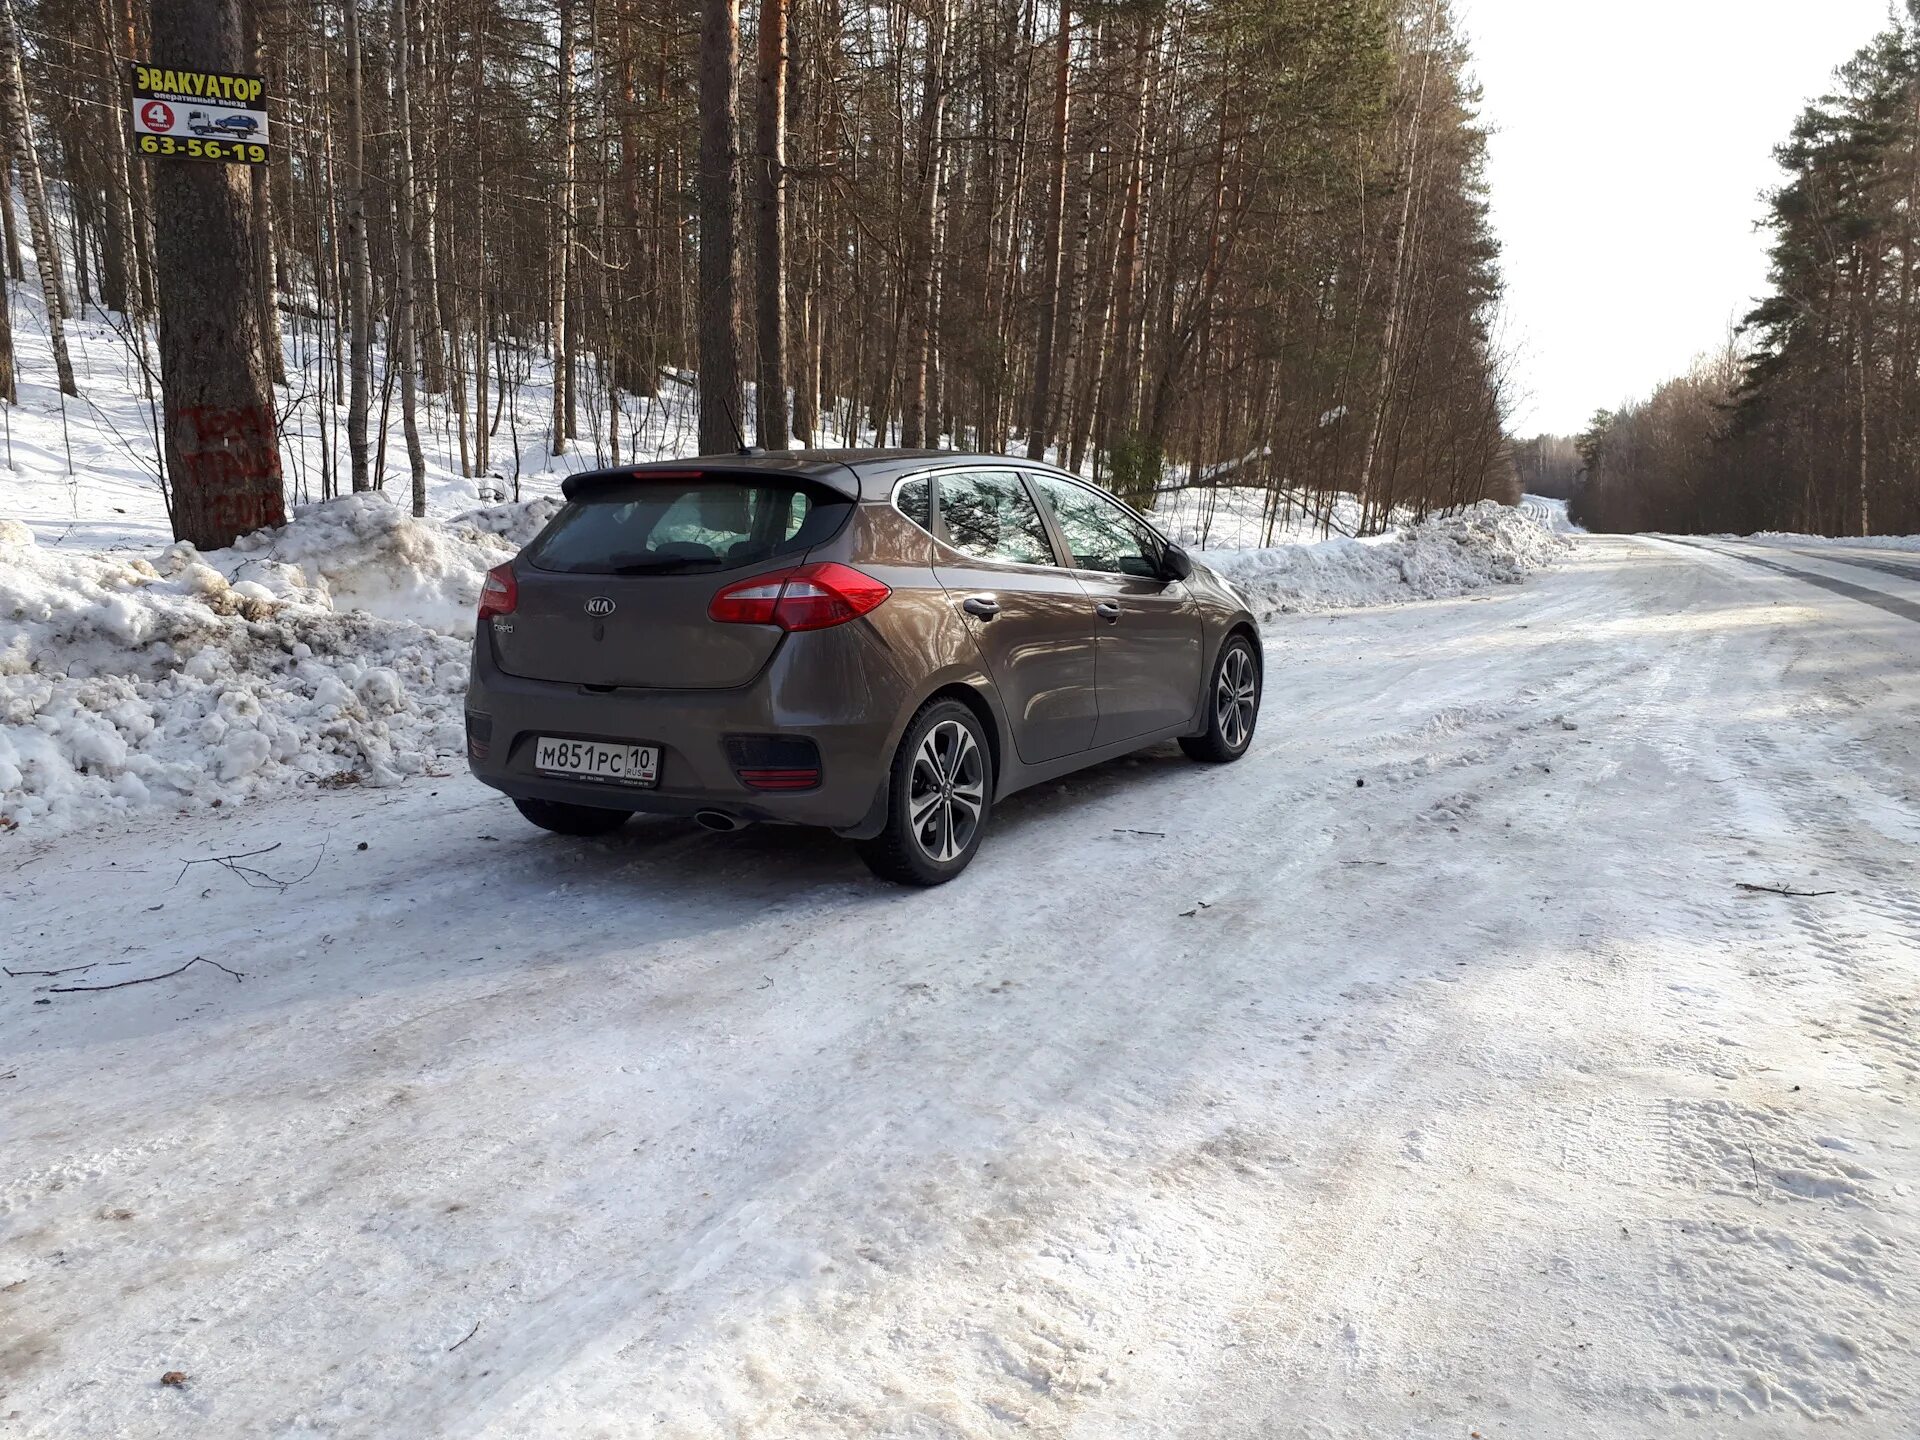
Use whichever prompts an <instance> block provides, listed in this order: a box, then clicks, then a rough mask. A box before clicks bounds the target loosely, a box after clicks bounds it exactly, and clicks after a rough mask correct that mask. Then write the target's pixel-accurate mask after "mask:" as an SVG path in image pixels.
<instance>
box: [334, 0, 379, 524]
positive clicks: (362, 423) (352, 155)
mask: <svg viewBox="0 0 1920 1440" xmlns="http://www.w3.org/2000/svg"><path fill="white" fill-rule="evenodd" d="M341 9H342V13H343V16H344V19H345V23H346V31H347V372H348V377H349V378H348V382H347V383H348V400H347V452H348V454H349V456H350V457H351V459H352V466H353V488H354V490H355V491H356V492H358V491H361V490H369V489H371V488H372V486H373V482H372V479H371V478H370V477H369V475H368V474H367V461H368V458H369V456H368V448H367V408H368V401H369V392H370V391H371V390H372V388H373V353H372V352H373V343H372V342H373V263H372V261H371V259H370V258H369V256H368V253H367V146H366V88H365V84H364V75H363V72H362V68H361V64H360V9H359V6H358V5H357V4H355V3H354V0H347V3H346V4H344V5H343V6H342V7H341Z"/></svg>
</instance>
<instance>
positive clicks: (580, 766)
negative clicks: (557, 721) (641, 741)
mask: <svg viewBox="0 0 1920 1440" xmlns="http://www.w3.org/2000/svg"><path fill="white" fill-rule="evenodd" d="M533 768H534V769H536V770H538V771H540V772H541V773H542V774H543V775H567V776H571V777H572V778H574V779H576V780H607V781H611V782H612V783H613V784H615V785H648V786H651V785H657V784H659V783H660V747H659V746H657V745H608V744H604V743H603V742H601V741H599V740H561V739H557V738H556V737H554V736H551V735H542V736H541V737H540V738H539V739H538V740H536V741H535V742H534V749H533Z"/></svg>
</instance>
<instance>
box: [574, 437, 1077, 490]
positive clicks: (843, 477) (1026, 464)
mask: <svg viewBox="0 0 1920 1440" xmlns="http://www.w3.org/2000/svg"><path fill="white" fill-rule="evenodd" d="M958 465H991V466H994V467H996V468H1002V467H1007V466H1014V467H1018V468H1020V469H1029V470H1046V471H1048V472H1049V473H1054V474H1062V473H1064V472H1061V471H1055V470H1054V468H1053V467H1052V466H1051V465H1041V464H1038V463H1037V462H1035V461H1031V460H1022V459H1021V458H1020V457H1018V456H1015V455H981V454H972V453H969V452H966V451H960V450H907V449H884V450H883V449H872V450H848V449H840V450H759V449H752V448H749V449H746V450H736V451H732V452H729V453H724V454H719V455H695V456H691V457H689V458H687V459H684V460H656V461H652V462H650V463H648V464H645V465H622V466H618V467H610V468H608V469H604V470H583V471H581V472H579V473H578V474H576V475H569V476H568V477H567V478H566V479H565V480H563V481H562V482H561V485H560V490H561V493H562V494H564V495H565V496H566V497H567V498H568V499H569V500H575V499H578V498H579V497H580V496H581V494H583V493H584V492H586V491H587V490H590V489H592V488H595V487H597V486H600V485H606V484H617V483H618V482H620V481H622V480H637V479H645V478H646V477H647V476H649V475H689V474H693V473H700V474H715V475H724V474H735V475H740V474H763V475H764V474H774V475H791V476H795V477H797V478H800V479H806V480H811V481H813V482H815V483H816V484H821V485H825V486H826V487H827V488H828V489H831V490H835V491H838V492H839V493H840V494H842V495H845V496H846V497H847V498H848V499H849V500H884V499H887V498H888V497H889V496H891V495H892V493H893V486H894V482H895V481H897V480H898V479H899V478H900V477H901V476H903V475H911V474H914V473H915V472H917V471H922V470H928V469H933V468H936V467H937V468H942V469H944V468H947V467H950V466H958ZM1069 478H1071V477H1069Z"/></svg>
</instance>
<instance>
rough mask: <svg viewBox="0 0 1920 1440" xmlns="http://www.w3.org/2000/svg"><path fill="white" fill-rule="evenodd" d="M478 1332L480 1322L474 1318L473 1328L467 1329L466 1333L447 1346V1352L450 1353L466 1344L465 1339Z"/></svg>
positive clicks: (469, 1338)
mask: <svg viewBox="0 0 1920 1440" xmlns="http://www.w3.org/2000/svg"><path fill="white" fill-rule="evenodd" d="M479 1333H480V1322H479V1321H478V1320H476V1321H474V1322H473V1329H471V1330H469V1331H467V1333H466V1334H464V1335H462V1336H461V1337H460V1338H459V1339H458V1340H456V1341H454V1342H453V1343H452V1344H451V1345H449V1346H447V1353H448V1354H449V1355H451V1354H452V1353H453V1352H454V1351H456V1350H458V1349H459V1348H460V1347H461V1346H462V1345H464V1344H466V1343H467V1341H469V1340H471V1339H472V1338H473V1337H474V1336H476V1335H478V1334H479Z"/></svg>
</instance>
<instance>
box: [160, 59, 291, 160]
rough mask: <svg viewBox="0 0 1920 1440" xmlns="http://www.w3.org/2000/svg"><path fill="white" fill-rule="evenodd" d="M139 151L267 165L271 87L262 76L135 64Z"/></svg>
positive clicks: (175, 157)
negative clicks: (268, 111) (269, 92)
mask: <svg viewBox="0 0 1920 1440" xmlns="http://www.w3.org/2000/svg"><path fill="white" fill-rule="evenodd" d="M128 68H129V70H130V71H131V72H132V77H133V137H134V138H133V146H134V150H135V151H136V152H137V153H139V154H141V155H151V156H155V157H166V158H171V159H175V160H217V161H222V162H224V163H226V164H229V165H264V164H266V163H267V95H266V86H265V85H264V84H263V83H262V82H261V80H260V77H259V76H257V75H225V74H220V73H218V72H216V71H210V70H177V69H170V68H167V67H164V66H159V65H143V64H141V63H140V62H139V61H137V60H136V61H134V62H133V63H132V64H131V65H130V66H129V67H128Z"/></svg>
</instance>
